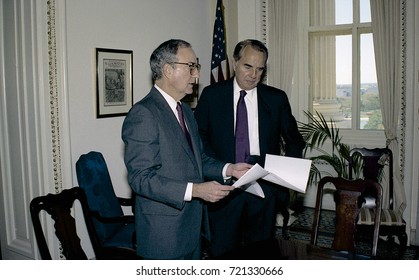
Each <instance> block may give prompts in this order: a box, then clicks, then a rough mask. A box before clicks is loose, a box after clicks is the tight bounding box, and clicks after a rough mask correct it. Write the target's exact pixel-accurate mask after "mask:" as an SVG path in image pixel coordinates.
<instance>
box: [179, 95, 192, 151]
mask: <svg viewBox="0 0 419 280" xmlns="http://www.w3.org/2000/svg"><path fill="white" fill-rule="evenodd" d="M176 110H177V114H178V117H179V123H180V127H181V128H182V130H183V133H185V137H186V140H188V144H189V147H191V150H192V151H193V148H192V140H191V135H190V134H189V131H188V129H187V128H186V125H185V120H184V118H183V110H182V105H181V104H180V103H179V102H178V103H177V105H176Z"/></svg>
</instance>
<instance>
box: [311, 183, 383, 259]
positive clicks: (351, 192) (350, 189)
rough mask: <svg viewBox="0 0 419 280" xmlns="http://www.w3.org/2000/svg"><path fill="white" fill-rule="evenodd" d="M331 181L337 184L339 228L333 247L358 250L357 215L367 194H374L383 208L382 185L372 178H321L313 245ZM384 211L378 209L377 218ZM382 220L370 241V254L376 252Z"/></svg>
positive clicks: (316, 237) (377, 206) (376, 225)
mask: <svg viewBox="0 0 419 280" xmlns="http://www.w3.org/2000/svg"><path fill="white" fill-rule="evenodd" d="M328 183H331V184H332V185H333V186H334V187H335V189H336V190H335V191H334V201H335V203H336V231H335V234H334V239H333V243H332V249H334V250H338V251H348V252H351V253H356V246H355V231H356V223H357V219H358V215H359V212H360V209H361V207H362V204H363V202H364V196H365V195H366V194H369V195H374V197H375V199H376V206H375V207H376V208H377V209H381V201H382V188H381V185H380V184H378V183H377V182H374V181H371V180H360V179H359V180H355V181H353V180H348V179H344V178H338V177H330V176H328V177H324V178H322V179H321V180H320V182H319V184H318V187H317V188H318V189H317V197H316V207H315V212H314V219H313V228H312V233H311V245H317V240H318V234H319V233H318V232H319V223H320V217H321V211H322V200H323V193H324V187H325V186H326V184H328ZM380 215H381V211H375V220H376V221H379V220H380ZM379 227H380V224H379V223H375V224H374V232H373V235H372V238H371V240H372V242H371V256H372V257H375V256H376V254H377V245H378V232H379Z"/></svg>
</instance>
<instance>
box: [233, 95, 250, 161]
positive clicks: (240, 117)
mask: <svg viewBox="0 0 419 280" xmlns="http://www.w3.org/2000/svg"><path fill="white" fill-rule="evenodd" d="M245 95H246V91H244V90H242V91H240V98H239V102H238V103H237V111H236V162H249V158H250V144H249V127H248V120H247V109H246V102H245V101H244V97H245Z"/></svg>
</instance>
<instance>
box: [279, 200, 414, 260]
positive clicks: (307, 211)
mask: <svg viewBox="0 0 419 280" xmlns="http://www.w3.org/2000/svg"><path fill="white" fill-rule="evenodd" d="M292 216H293V220H294V221H293V223H292V224H291V225H290V226H289V230H288V234H289V238H290V240H291V241H294V242H304V243H310V238H311V236H310V235H311V228H312V224H313V216H314V209H313V208H310V207H304V208H302V209H300V210H298V211H295V212H294V213H293V214H292ZM334 232H335V225H334V213H333V211H329V210H323V211H322V218H321V221H320V225H319V237H318V241H317V244H318V245H319V246H322V247H327V248H330V247H331V244H332V241H333V236H334ZM276 235H277V238H278V239H281V238H282V239H283V238H284V237H283V236H282V227H280V226H278V227H277V232H276ZM398 250H399V245H398V244H397V243H395V242H392V241H387V240H383V239H380V240H379V242H378V248H377V258H378V259H392V260H396V259H399V258H398ZM417 251H418V249H417V247H416V246H409V247H408V248H407V250H406V252H405V254H404V255H403V257H402V258H401V259H403V260H414V259H418V256H417ZM356 252H357V253H359V254H363V255H369V254H370V252H371V246H370V244H368V243H366V242H361V241H357V242H356Z"/></svg>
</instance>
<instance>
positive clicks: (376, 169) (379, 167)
mask: <svg viewBox="0 0 419 280" xmlns="http://www.w3.org/2000/svg"><path fill="white" fill-rule="evenodd" d="M356 162H357V163H358V164H361V166H362V169H361V170H362V176H361V177H360V178H362V179H367V180H373V181H376V182H378V183H380V184H382V182H383V180H382V179H383V177H384V176H385V175H387V178H388V184H387V185H385V186H383V187H384V188H386V187H387V186H388V189H387V191H384V199H385V201H384V202H383V203H384V206H387V205H388V208H389V209H392V210H393V189H394V187H393V184H394V183H393V153H392V151H391V150H390V149H389V148H373V149H369V148H353V149H351V151H350V154H349V178H350V179H355V176H356V175H357V174H354V166H355V163H356ZM386 165H388V174H385V168H384V167H385V166H386ZM359 175H361V174H358V176H359Z"/></svg>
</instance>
